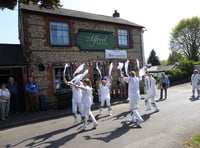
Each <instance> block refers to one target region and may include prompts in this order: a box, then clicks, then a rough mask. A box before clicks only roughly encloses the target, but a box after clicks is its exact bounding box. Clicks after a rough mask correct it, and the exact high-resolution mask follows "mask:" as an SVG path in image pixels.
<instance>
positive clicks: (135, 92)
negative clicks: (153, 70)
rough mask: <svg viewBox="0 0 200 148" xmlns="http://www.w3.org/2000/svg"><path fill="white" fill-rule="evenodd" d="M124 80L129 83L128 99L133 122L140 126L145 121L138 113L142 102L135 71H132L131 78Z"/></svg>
mask: <svg viewBox="0 0 200 148" xmlns="http://www.w3.org/2000/svg"><path fill="white" fill-rule="evenodd" d="M121 76H122V77H123V80H124V81H125V82H126V83H128V98H129V105H130V110H131V111H132V113H133V114H132V120H131V121H132V122H136V124H137V125H138V126H140V124H141V123H142V122H143V121H144V120H143V119H142V117H141V116H140V114H139V113H138V111H137V103H138V101H139V100H140V88H139V79H138V78H137V77H136V73H135V71H131V72H130V73H129V76H127V77H124V76H123V75H122V74H121Z"/></svg>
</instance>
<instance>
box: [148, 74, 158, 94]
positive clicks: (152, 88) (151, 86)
mask: <svg viewBox="0 0 200 148" xmlns="http://www.w3.org/2000/svg"><path fill="white" fill-rule="evenodd" d="M146 86H147V93H148V94H151V95H152V96H155V95H156V80H155V79H154V78H153V77H148V78H147V79H146Z"/></svg>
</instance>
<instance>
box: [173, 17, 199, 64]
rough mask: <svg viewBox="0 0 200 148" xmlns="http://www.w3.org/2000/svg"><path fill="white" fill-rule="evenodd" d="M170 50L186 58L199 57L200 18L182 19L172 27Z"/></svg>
mask: <svg viewBox="0 0 200 148" xmlns="http://www.w3.org/2000/svg"><path fill="white" fill-rule="evenodd" d="M170 47H171V50H172V51H176V52H177V53H180V54H182V55H183V56H184V57H186V59H188V60H194V61H198V60H199V59H200V18H199V17H193V18H188V19H182V20H181V21H180V22H179V23H178V24H177V25H176V26H175V27H174V28H173V29H172V33H171V39H170Z"/></svg>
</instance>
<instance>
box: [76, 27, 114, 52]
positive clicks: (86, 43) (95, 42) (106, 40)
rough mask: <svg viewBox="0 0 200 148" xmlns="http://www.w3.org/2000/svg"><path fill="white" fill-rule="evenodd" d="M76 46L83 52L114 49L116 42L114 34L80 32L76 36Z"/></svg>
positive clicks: (89, 31) (90, 31) (91, 31)
mask: <svg viewBox="0 0 200 148" xmlns="http://www.w3.org/2000/svg"><path fill="white" fill-rule="evenodd" d="M76 45H77V46H79V48H80V49H81V50H105V49H114V48H115V47H116V41H115V38H114V36H113V33H112V32H105V31H93V30H79V31H78V33H77V34H76Z"/></svg>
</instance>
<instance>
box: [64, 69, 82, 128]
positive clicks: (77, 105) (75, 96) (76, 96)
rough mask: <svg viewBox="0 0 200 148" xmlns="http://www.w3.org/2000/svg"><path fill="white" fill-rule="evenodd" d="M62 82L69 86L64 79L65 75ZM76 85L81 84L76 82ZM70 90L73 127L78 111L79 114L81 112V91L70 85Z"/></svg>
mask: <svg viewBox="0 0 200 148" xmlns="http://www.w3.org/2000/svg"><path fill="white" fill-rule="evenodd" d="M63 80H64V83H65V84H69V83H68V82H67V80H66V78H65V74H64V73H63ZM77 85H81V82H80V81H79V82H77ZM71 88H72V113H73V116H74V124H73V125H74V126H76V125H77V124H78V119H77V114H78V111H79V113H81V110H82V90H81V89H79V88H76V87H75V86H74V85H71Z"/></svg>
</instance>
